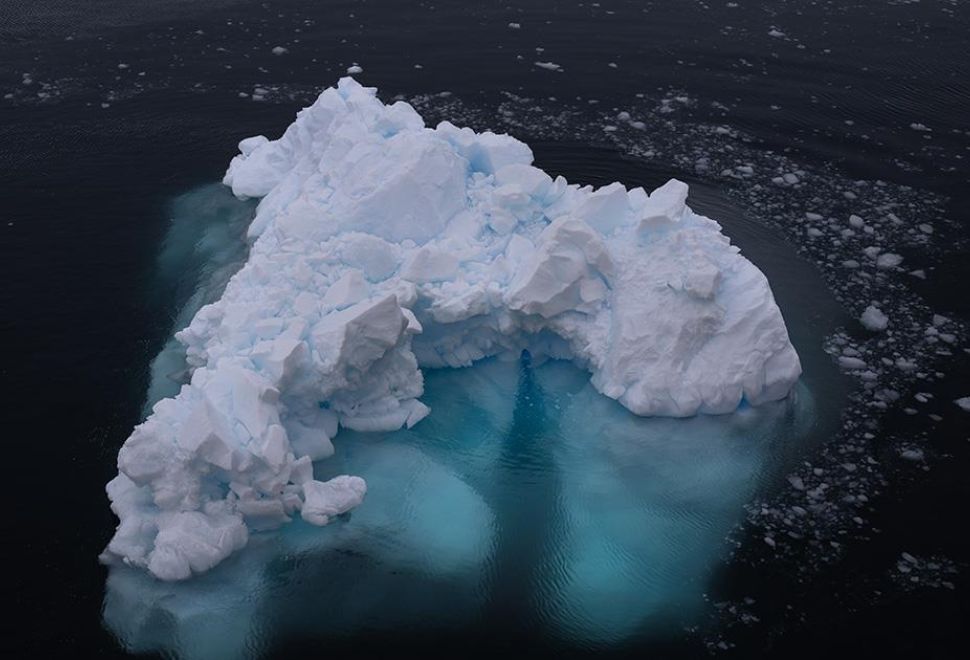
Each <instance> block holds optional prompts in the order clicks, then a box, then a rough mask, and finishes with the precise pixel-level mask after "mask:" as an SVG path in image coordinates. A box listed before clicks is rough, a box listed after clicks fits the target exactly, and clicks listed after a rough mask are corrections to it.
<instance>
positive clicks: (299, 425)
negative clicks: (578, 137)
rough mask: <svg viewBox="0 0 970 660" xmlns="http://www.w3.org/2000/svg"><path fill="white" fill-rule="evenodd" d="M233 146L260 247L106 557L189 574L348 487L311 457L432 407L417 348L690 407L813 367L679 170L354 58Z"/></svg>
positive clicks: (135, 484) (201, 352)
mask: <svg viewBox="0 0 970 660" xmlns="http://www.w3.org/2000/svg"><path fill="white" fill-rule="evenodd" d="M240 151H241V154H240V155H239V156H237V157H236V158H234V159H233V161H232V163H231V164H230V167H229V170H228V172H227V173H226V177H225V181H224V183H226V184H227V185H229V186H230V187H231V188H232V191H233V192H234V193H235V194H236V195H237V196H240V197H262V198H263V199H262V201H261V202H260V204H259V206H258V207H257V211H256V214H255V218H254V219H253V221H252V223H251V225H250V227H249V236H250V238H251V239H253V245H252V248H251V250H250V256H249V259H248V261H247V263H246V265H245V266H244V267H243V268H242V269H241V270H240V271H239V272H238V273H237V274H236V275H235V276H233V277H232V279H231V280H230V281H229V283H228V285H227V287H226V289H225V292H224V293H223V295H222V298H221V299H219V300H218V301H216V302H214V303H212V304H210V305H207V306H205V307H203V308H202V309H201V310H199V312H198V313H197V314H196V315H195V317H194V318H193V319H192V321H191V323H190V324H189V326H188V327H187V328H185V329H184V330H182V331H181V332H179V333H178V334H177V335H176V336H177V339H178V340H179V341H180V342H182V344H183V345H184V346H185V348H186V355H187V359H188V362H189V365H190V367H191V368H192V369H193V372H192V376H191V381H190V382H189V383H188V384H186V385H184V386H183V387H182V388H181V391H180V392H179V393H178V395H177V396H175V397H174V398H170V399H164V400H162V401H160V402H159V403H157V404H156V405H155V406H154V408H153V410H152V414H151V415H150V416H149V418H148V419H147V420H146V421H145V422H144V423H143V424H141V425H140V426H138V427H136V428H135V430H134V431H133V433H132V435H131V437H130V438H129V439H128V440H127V441H126V443H125V445H124V446H123V447H122V449H121V451H120V453H119V457H118V467H119V475H118V476H117V477H116V478H115V479H113V480H112V481H111V482H110V483H109V484H108V487H107V488H108V494H109V497H110V499H111V502H112V509H113V511H114V512H115V513H116V515H117V516H118V517H119V519H120V524H119V526H118V529H117V532H116V534H115V536H114V538H113V539H112V540H111V542H110V543H109V545H108V547H107V549H106V551H105V553H104V555H103V557H104V559H105V560H106V561H123V562H124V563H126V564H129V565H133V566H138V567H145V568H147V569H148V570H149V571H150V572H151V573H152V574H154V575H155V576H157V577H159V578H162V579H169V580H171V579H184V578H187V577H189V576H190V575H192V574H193V573H200V572H203V571H205V570H208V569H209V568H212V567H213V566H215V565H216V564H217V563H219V562H220V561H221V560H222V559H224V558H225V557H227V556H228V555H229V554H231V553H232V552H234V551H235V550H237V549H239V548H241V547H243V546H244V545H245V544H246V543H247V540H248V536H249V533H250V531H253V530H263V529H271V528H274V527H278V526H279V525H281V524H283V523H286V522H288V521H289V520H291V518H292V516H294V515H296V514H297V513H298V512H302V515H303V517H304V519H306V520H307V521H308V522H311V523H314V524H326V523H327V522H329V521H330V519H332V517H333V516H336V515H340V514H341V513H343V512H345V511H348V510H349V509H351V508H353V507H354V506H355V505H357V504H359V503H360V501H362V498H363V497H364V493H365V491H366V485H365V484H364V482H363V480H361V479H359V478H357V477H353V476H349V475H341V476H337V477H335V478H334V479H331V480H330V481H328V482H319V481H316V480H314V478H313V466H312V462H313V461H317V460H320V459H324V458H327V457H328V456H330V455H332V454H333V451H334V450H333V445H332V444H331V439H332V438H333V437H334V436H335V435H336V433H337V431H338V429H339V428H340V427H345V428H349V429H353V430H356V431H390V430H394V429H398V428H402V427H407V428H410V427H411V426H413V425H414V424H416V423H417V422H419V421H420V420H421V419H422V418H423V417H425V416H426V415H427V414H428V412H429V409H428V408H427V406H425V405H424V404H423V403H421V401H420V400H419V397H420V396H421V395H422V393H423V378H422V373H421V370H420V369H421V368H434V367H446V366H447V367H464V366H469V365H471V364H472V363H474V362H475V361H478V360H480V359H483V358H486V357H491V356H498V357H499V358H506V357H513V358H517V357H518V356H519V355H520V354H521V352H522V351H523V350H527V351H528V352H529V353H530V354H531V355H532V356H534V357H535V358H539V359H542V358H546V357H549V358H560V359H567V360H571V361H573V362H574V363H575V364H577V365H578V366H580V367H581V368H584V369H586V370H588V371H589V372H590V374H591V383H592V385H593V386H594V387H595V388H596V389H597V390H598V391H599V392H601V393H603V394H605V395H607V396H608V397H611V398H613V399H616V400H617V401H619V402H620V403H621V404H622V405H624V406H625V407H626V408H628V409H629V410H630V411H632V412H634V413H636V414H638V415H666V416H678V417H681V416H689V415H694V414H696V413H727V412H731V411H733V410H735V409H736V408H737V406H738V405H739V403H740V402H741V401H742V400H746V401H748V402H749V403H751V404H753V405H757V404H760V403H763V402H766V401H772V400H777V399H781V398H784V397H785V396H786V395H787V394H788V392H789V391H790V389H791V388H792V386H793V385H794V383H795V381H796V380H797V378H798V376H799V374H800V370H801V368H800V364H799V360H798V356H797V355H796V353H795V350H794V348H793V347H792V345H791V343H790V341H789V338H788V333H787V330H786V328H785V324H784V320H783V319H782V316H781V313H780V311H779V309H778V307H777V305H776V304H775V302H774V299H773V297H772V294H771V290H770V288H769V286H768V282H767V280H766V279H765V277H764V275H763V274H762V273H761V272H760V271H759V270H758V269H757V268H756V267H755V266H754V265H753V264H751V263H750V262H749V261H747V260H746V259H744V258H743V257H742V256H741V255H740V254H739V251H738V250H737V248H735V247H734V246H732V245H731V244H730V242H729V240H728V239H727V238H726V237H725V236H724V235H723V234H721V232H720V226H719V225H718V224H717V223H716V222H714V221H713V220H710V219H708V218H705V217H702V216H699V215H697V214H695V213H694V212H692V211H691V210H690V209H689V208H688V207H687V206H686V196H687V186H686V185H685V184H683V183H681V182H679V181H676V180H671V181H670V182H668V183H667V184H665V185H664V186H661V187H660V188H658V189H657V190H655V191H653V192H652V193H650V194H649V195H648V194H647V193H646V192H645V191H644V190H643V189H642V188H634V189H632V190H627V189H626V188H624V187H623V186H622V185H620V184H618V183H614V184H611V185H609V186H606V187H603V188H600V189H596V190H594V189H592V188H589V187H585V188H582V187H579V186H576V185H569V184H567V182H566V181H565V180H564V179H562V178H561V177H559V178H556V179H552V178H551V177H550V176H549V175H547V174H546V173H545V172H542V171H541V170H539V169H537V168H535V167H532V166H531V162H532V153H531V151H530V150H529V148H528V147H527V146H526V145H525V144H523V143H522V142H519V141H518V140H515V139H514V138H512V137H509V136H506V135H496V134H493V133H489V132H485V133H475V132H474V131H472V130H470V129H467V128H466V129H458V128H456V127H454V126H452V125H451V124H448V123H447V122H445V123H442V124H440V125H439V126H438V127H436V128H434V129H429V128H426V127H425V126H424V122H423V121H422V119H421V117H420V116H419V115H418V114H417V113H416V112H415V111H414V110H413V109H412V108H411V107H410V106H409V105H407V104H405V103H394V104H392V105H384V104H383V103H382V102H381V101H380V100H379V99H378V98H377V97H376V91H375V90H374V89H370V88H365V87H362V86H360V85H359V84H358V83H356V82H355V81H354V80H352V79H350V78H344V79H342V80H341V81H340V82H339V84H338V86H337V87H336V88H331V89H328V90H326V91H325V92H323V93H322V94H321V95H320V97H319V99H318V100H317V101H316V102H315V103H314V104H313V105H312V106H310V107H309V108H306V109H305V110H303V111H301V112H300V113H299V114H298V116H297V120H296V121H295V122H294V123H293V124H292V125H291V126H290V127H289V128H288V129H287V131H286V132H285V133H284V135H283V136H282V137H281V138H280V139H278V140H275V141H269V140H267V139H266V138H264V137H261V136H259V137H254V138H249V139H246V140H243V141H242V142H241V143H240ZM590 442H595V438H591V439H590ZM403 477H404V475H402V478H403Z"/></svg>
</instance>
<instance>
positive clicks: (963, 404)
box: [953, 396, 970, 412]
mask: <svg viewBox="0 0 970 660" xmlns="http://www.w3.org/2000/svg"><path fill="white" fill-rule="evenodd" d="M953 403H955V404H957V405H958V406H960V409H961V410H963V411H965V412H970V396H964V397H960V398H959V399H957V400H956V401H954V402H953Z"/></svg>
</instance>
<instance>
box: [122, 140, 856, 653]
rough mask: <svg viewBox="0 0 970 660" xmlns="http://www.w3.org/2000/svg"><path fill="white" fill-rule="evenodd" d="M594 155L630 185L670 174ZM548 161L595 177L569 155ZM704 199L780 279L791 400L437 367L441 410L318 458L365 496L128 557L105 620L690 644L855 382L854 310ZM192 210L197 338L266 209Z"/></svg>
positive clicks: (233, 644) (274, 638)
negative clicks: (171, 550) (851, 364)
mask: <svg viewBox="0 0 970 660" xmlns="http://www.w3.org/2000/svg"><path fill="white" fill-rule="evenodd" d="M572 153H573V155H575V154H576V152H575V151H573V152H572ZM589 153H590V152H588V151H586V152H584V156H583V157H584V158H590V157H592V158H594V159H600V160H602V159H607V161H608V162H609V163H612V165H613V166H614V170H613V171H614V174H613V178H619V179H621V180H625V181H626V182H627V183H628V184H629V185H637V184H641V185H646V186H647V187H649V184H651V183H654V182H660V181H661V180H662V178H663V174H662V173H656V172H642V171H630V168H631V167H632V166H630V165H629V164H628V163H619V164H618V163H617V160H619V159H618V158H617V157H616V156H615V155H614V154H609V155H606V154H596V153H593V155H592V156H589ZM597 162H599V161H597ZM540 164H543V165H546V166H549V165H548V163H540ZM599 164H600V165H602V163H599ZM624 168H625V169H624ZM551 169H552V170H553V171H565V173H566V174H568V175H570V176H572V178H574V179H575V180H577V181H587V180H589V177H584V176H582V172H579V173H578V174H577V173H576V172H573V171H570V167H569V166H568V165H567V166H565V167H557V166H556V165H553V166H552V167H551ZM593 182H594V183H598V181H593ZM692 194H693V195H694V197H693V198H692V200H691V201H692V204H693V205H694V206H695V208H697V209H698V210H699V211H701V212H708V213H709V214H710V215H712V216H714V217H716V218H718V220H719V221H721V222H722V224H723V225H724V227H725V230H726V233H728V234H729V235H730V236H731V237H732V238H734V239H735V240H736V242H738V243H739V244H741V247H742V249H743V251H744V253H745V254H746V255H747V256H748V257H749V258H751V259H752V260H753V261H754V262H755V263H756V264H757V265H759V266H760V267H762V268H763V269H764V270H765V271H766V273H767V274H768V276H769V279H770V281H771V282H772V285H773V288H774V291H775V294H776V297H777V299H778V301H779V304H780V305H781V307H782V309H783V311H784V313H785V317H786V319H787V321H788V323H789V328H790V330H791V335H792V338H793V341H794V343H795V345H796V348H797V349H798V350H799V353H800V355H801V357H802V361H803V365H804V368H805V376H804V378H803V380H802V382H801V384H800V385H799V386H798V388H797V389H796V391H795V392H794V393H793V396H792V397H790V398H789V399H788V400H786V401H782V402H777V403H775V404H769V405H765V406H761V407H758V408H750V407H746V408H743V409H740V410H738V411H737V412H736V413H734V414H731V415H723V416H700V417H694V418H690V419H662V418H641V417H636V416H634V415H632V414H630V413H629V412H628V411H626V410H625V409H623V408H622V407H621V406H620V405H619V404H617V403H616V402H615V401H612V400H610V399H607V398H605V397H603V396H601V395H600V394H598V393H597V392H596V391H595V390H594V389H593V388H592V386H591V385H590V384H589V379H588V375H587V374H586V373H585V372H583V371H581V370H579V369H577V368H576V367H574V366H573V365H571V364H569V363H563V362H557V361H553V362H546V363H544V364H535V363H534V362H533V360H532V359H531V358H530V357H529V355H528V354H524V355H523V356H522V357H521V359H520V360H518V361H514V360H513V361H501V360H496V359H490V360H485V361H483V362H480V363H478V364H476V365H475V366H474V367H471V368H467V369H459V370H434V371H429V372H427V373H426V395H425V396H424V397H423V400H424V401H425V402H426V403H428V404H429V405H430V406H431V408H432V411H433V413H432V415H431V416H430V417H428V418H427V419H426V420H424V421H422V422H421V424H418V425H417V426H416V427H415V428H413V429H410V430H401V431H397V432H394V433H387V434H373V433H372V434H362V433H353V432H346V431H344V432H341V434H340V436H338V437H337V438H336V441H335V445H336V449H337V452H336V455H335V456H334V457H333V458H331V459H328V460H326V461H323V462H321V463H319V464H317V465H316V466H315V471H316V478H318V479H323V480H325V479H328V478H331V477H332V476H335V475H338V474H348V473H349V474H357V475H360V476H362V477H363V478H365V479H366V480H367V482H368V495H367V498H366V500H365V502H364V504H363V505H361V506H360V507H359V508H358V509H356V510H354V511H353V512H352V513H351V514H350V515H348V516H345V517H343V519H341V520H338V521H336V522H335V523H332V524H331V525H329V526H327V527H325V528H315V527H312V526H309V525H306V524H304V523H303V522H302V521H299V520H297V521H295V522H294V523H292V524H291V525H288V526H287V527H285V528H284V529H282V530H279V531H277V532H270V533H259V534H254V535H253V536H252V538H251V540H250V544H249V546H248V547H247V548H246V549H245V550H244V551H242V552H240V553H238V554H237V555H236V556H233V557H231V558H230V559H228V560H227V561H225V562H224V563H223V564H221V565H220V566H218V567H217V568H216V569H214V570H213V571H211V572H209V573H207V574H205V575H203V576H200V577H198V578H194V579H193V580H191V581H189V582H185V583H176V584H171V583H162V582H158V581H155V580H153V579H151V578H149V577H147V576H146V574H144V573H143V572H141V571H136V570H132V569H128V568H112V569H111V570H110V571H109V576H108V581H107V585H106V594H105V600H104V609H103V617H104V624H105V626H106V627H107V628H108V629H109V630H110V631H111V632H112V633H113V634H114V635H115V636H116V637H117V639H118V640H119V641H120V643H121V644H122V645H123V646H124V647H125V648H126V649H128V650H129V651H133V652H142V653H152V652H155V653H164V654H171V655H176V656H179V657H186V658H220V657H226V658H228V657H239V656H265V655H277V654H290V653H294V652H297V651H301V650H313V649H319V645H320V644H321V643H325V644H326V645H327V647H328V648H332V649H333V650H334V651H335V652H339V653H340V654H341V655H343V656H362V655H368V654H370V653H374V652H379V651H382V650H386V649H388V648H391V647H395V648H404V649H407V648H413V649H416V650H417V649H428V648H435V645H436V644H439V643H445V642H444V641H442V640H446V639H455V640H458V639H461V640H463V642H464V643H468V641H469V640H479V641H480V642H481V648H492V649H501V648H510V647H512V646H513V645H517V646H518V647H519V648H520V649H521V648H531V649H536V650H541V649H546V650H558V651H568V650H577V649H586V650H589V649H599V650H604V649H617V648H619V649H624V648H626V649H630V648H634V647H636V648H641V647H642V646H643V645H644V644H649V643H652V642H653V641H656V640H657V639H669V638H672V637H677V636H678V635H681V634H682V632H681V631H682V630H683V629H684V628H685V627H686V626H689V625H691V624H692V623H695V622H696V621H697V619H698V617H699V616H701V615H702V614H703V612H704V611H705V607H706V605H705V600H704V598H703V594H704V590H705V588H706V587H707V585H708V584H709V583H710V580H711V578H712V576H713V575H714V573H715V572H716V571H717V570H718V567H719V565H720V562H721V559H722V558H723V556H724V553H725V550H726V542H725V537H726V535H727V534H728V532H729V531H730V530H731V528H732V527H733V526H734V525H735V524H736V523H737V522H738V521H739V520H740V518H741V516H742V515H743V505H744V504H745V502H747V501H749V500H750V498H751V497H753V496H754V495H755V494H756V493H758V492H761V491H763V490H764V489H770V488H774V487H776V486H777V484H778V481H779V479H780V477H781V475H782V474H783V472H782V470H783V469H784V468H785V467H786V466H787V465H790V464H791V461H792V460H795V458H797V457H798V456H800V455H802V453H803V452H804V451H805V449H806V448H808V447H810V446H812V445H814V444H815V443H817V442H819V441H820V439H821V438H823V437H825V436H826V435H827V434H828V433H830V432H831V430H832V428H833V424H836V423H837V420H838V411H839V409H840V406H841V404H842V397H843V395H844V387H843V385H842V380H841V378H840V377H839V376H838V374H837V372H836V371H835V370H834V369H833V368H832V366H831V363H830V361H829V359H828V357H827V356H826V355H825V354H824V353H823V352H822V351H821V342H822V338H823V337H824V335H825V334H826V333H827V332H828V331H829V330H830V329H831V327H832V326H833V325H834V324H835V323H837V322H838V320H839V317H838V315H837V312H836V311H835V310H837V306H836V305H835V304H834V302H832V301H831V300H830V299H829V298H828V296H827V295H826V294H825V292H824V291H825V289H824V287H823V286H822V284H821V281H820V280H819V278H818V276H817V275H816V274H815V273H814V272H812V269H811V268H810V267H809V266H808V265H807V264H805V263H804V262H802V261H801V260H799V259H798V258H797V257H795V256H794V254H793V253H792V251H791V250H790V249H788V248H786V247H785V246H784V244H783V243H781V241H780V240H777V239H776V237H774V236H773V235H771V234H770V233H769V232H766V231H765V230H764V229H762V228H760V227H759V226H758V225H757V224H756V223H753V222H751V221H749V220H746V219H745V218H744V214H743V213H741V212H740V211H738V210H737V209H735V208H734V207H732V206H730V205H729V204H726V203H725V202H723V200H720V199H719V198H718V197H717V195H716V193H715V192H714V191H713V190H709V189H705V188H704V187H703V186H694V187H693V189H692ZM174 208H175V209H176V213H175V216H176V220H175V221H174V222H173V225H172V230H171V234H170V236H169V239H168V240H167V242H166V245H165V248H164V251H163V254H162V256H161V257H160V259H159V268H160V273H161V274H160V276H159V281H160V282H161V283H163V285H164V286H168V287H170V288H169V292H170V293H169V294H167V295H169V296H174V297H175V298H176V300H177V302H178V305H179V306H180V313H179V314H178V315H176V316H175V318H174V320H173V323H174V329H178V328H180V327H182V326H184V325H185V324H186V323H187V322H188V320H189V319H190V318H191V316H192V315H193V314H194V313H195V311H196V310H197V309H198V308H199V307H200V306H201V305H203V304H205V303H206V302H209V301H211V300H213V299H214V298H215V297H217V296H218V295H219V294H220V293H221V291H222V289H223V288H224V286H225V283H226V281H227V280H228V278H229V277H230V276H231V274H232V273H233V272H235V270H236V269H237V268H238V266H239V265H240V264H241V263H242V262H243V260H244V259H245V254H246V245H245V241H244V240H243V238H242V237H243V235H244V228H245V223H246V222H247V221H248V218H249V217H251V213H252V206H251V205H250V204H247V203H242V202H238V201H236V200H234V199H232V198H231V197H230V196H227V195H226V193H225V191H224V190H222V189H221V188H219V187H215V186H207V187H203V188H201V189H198V190H195V191H193V192H191V193H189V194H188V195H186V196H184V197H182V198H180V199H179V200H178V201H177V202H176V204H175V206H174ZM179 209H183V210H184V212H183V211H179ZM179 218H183V220H181V221H180V220H179ZM173 291H174V293H172V292H173ZM179 359H180V354H179V351H178V349H177V345H175V344H173V343H170V344H169V345H168V346H166V349H165V350H163V351H162V353H161V354H160V355H159V357H158V358H156V360H155V362H154V363H153V365H152V370H153V373H152V375H153V378H152V380H153V386H152V388H151V389H150V391H149V395H148V396H149V402H151V400H152V399H155V398H157V397H159V396H164V395H165V393H166V392H171V391H172V390H171V388H172V385H170V384H168V383H172V382H174V381H173V380H172V378H170V375H171V374H172V373H173V365H177V364H178V360H179ZM160 381H166V384H164V385H161V384H159V383H160Z"/></svg>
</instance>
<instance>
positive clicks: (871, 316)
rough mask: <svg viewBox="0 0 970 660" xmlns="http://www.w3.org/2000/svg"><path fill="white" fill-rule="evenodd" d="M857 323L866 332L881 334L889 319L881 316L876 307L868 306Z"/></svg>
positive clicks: (883, 315)
mask: <svg viewBox="0 0 970 660" xmlns="http://www.w3.org/2000/svg"><path fill="white" fill-rule="evenodd" d="M859 322H860V323H862V325H863V326H864V327H865V329H866V330H871V331H872V332H882V331H883V330H885V329H886V326H887V325H889V317H888V316H886V315H885V314H883V313H882V312H881V311H880V310H879V309H878V308H877V307H875V306H873V305H869V306H868V307H866V309H865V311H864V312H862V316H860V317H859Z"/></svg>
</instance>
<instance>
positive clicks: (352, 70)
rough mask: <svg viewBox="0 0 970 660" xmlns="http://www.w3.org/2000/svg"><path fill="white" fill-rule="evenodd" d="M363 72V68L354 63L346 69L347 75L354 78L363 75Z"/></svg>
mask: <svg viewBox="0 0 970 660" xmlns="http://www.w3.org/2000/svg"><path fill="white" fill-rule="evenodd" d="M363 72H364V68H363V67H362V66H360V65H359V64H357V63H356V62H355V63H354V64H352V65H350V66H348V67H347V73H348V74H350V75H352V76H355V75H357V74H358V73H363Z"/></svg>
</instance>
